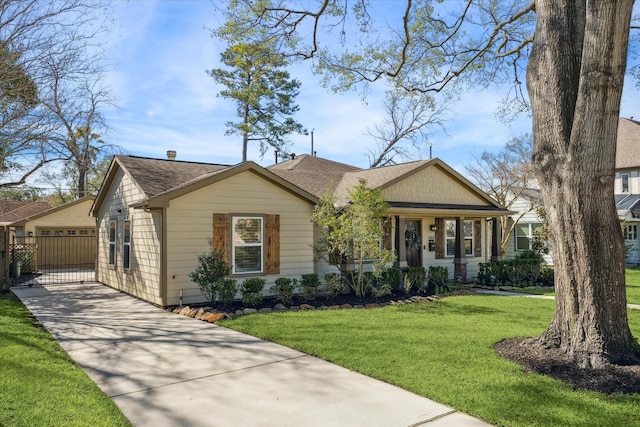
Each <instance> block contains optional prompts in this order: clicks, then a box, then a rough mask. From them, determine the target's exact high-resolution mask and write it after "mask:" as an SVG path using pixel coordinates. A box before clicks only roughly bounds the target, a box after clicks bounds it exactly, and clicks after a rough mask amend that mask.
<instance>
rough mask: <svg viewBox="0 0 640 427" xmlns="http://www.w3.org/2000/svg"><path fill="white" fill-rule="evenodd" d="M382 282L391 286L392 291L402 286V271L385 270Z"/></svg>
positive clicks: (394, 268)
mask: <svg viewBox="0 0 640 427" xmlns="http://www.w3.org/2000/svg"><path fill="white" fill-rule="evenodd" d="M382 280H384V281H385V282H387V283H388V284H389V285H390V286H391V290H392V291H393V290H396V289H400V288H402V287H403V286H404V283H403V281H402V270H400V269H399V268H396V267H391V268H387V269H386V270H385V271H384V273H382Z"/></svg>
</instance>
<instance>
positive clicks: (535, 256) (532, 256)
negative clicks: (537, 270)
mask: <svg viewBox="0 0 640 427" xmlns="http://www.w3.org/2000/svg"><path fill="white" fill-rule="evenodd" d="M515 259H518V260H523V259H526V260H527V261H528V262H529V263H531V264H538V265H540V264H544V257H543V256H542V254H541V253H540V252H538V251H534V250H531V249H528V250H526V251H520V252H518V253H517V254H516V256H515Z"/></svg>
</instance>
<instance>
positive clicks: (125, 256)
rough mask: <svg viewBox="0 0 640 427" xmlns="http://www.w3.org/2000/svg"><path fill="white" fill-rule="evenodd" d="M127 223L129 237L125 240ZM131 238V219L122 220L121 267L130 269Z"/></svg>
mask: <svg viewBox="0 0 640 427" xmlns="http://www.w3.org/2000/svg"><path fill="white" fill-rule="evenodd" d="M127 225H128V226H129V238H128V241H127ZM132 240H133V234H132V226H131V219H128V218H127V219H125V220H124V221H122V269H123V270H127V271H128V270H131V242H132Z"/></svg>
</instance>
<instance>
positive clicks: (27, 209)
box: [0, 200, 51, 232]
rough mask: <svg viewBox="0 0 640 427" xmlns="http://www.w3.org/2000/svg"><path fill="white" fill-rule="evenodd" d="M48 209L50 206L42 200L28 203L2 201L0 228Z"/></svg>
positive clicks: (0, 206) (0, 202)
mask: <svg viewBox="0 0 640 427" xmlns="http://www.w3.org/2000/svg"><path fill="white" fill-rule="evenodd" d="M49 209H51V205H50V204H49V203H47V202H44V201H42V200H38V201H29V202H18V201H12V200H2V201H0V227H8V226H9V225H10V224H13V223H14V222H16V221H21V220H23V219H25V218H28V217H30V216H33V215H36V214H39V213H40V212H44V211H46V210H49ZM20 232H21V228H20Z"/></svg>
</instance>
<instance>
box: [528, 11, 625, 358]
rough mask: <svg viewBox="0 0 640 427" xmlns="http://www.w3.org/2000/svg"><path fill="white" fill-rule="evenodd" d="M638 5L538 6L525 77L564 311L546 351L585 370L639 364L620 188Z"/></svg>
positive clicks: (543, 339) (548, 335)
mask: <svg viewBox="0 0 640 427" xmlns="http://www.w3.org/2000/svg"><path fill="white" fill-rule="evenodd" d="M632 6H633V1H632V0H612V1H598V0H589V1H584V0H583V1H582V2H580V1H575V0H538V1H536V15H537V24H536V32H535V40H534V46H533V50H532V53H531V58H530V61H529V66H528V69H527V87H528V90H529V96H530V99H531V104H532V107H533V135H534V154H533V160H534V167H535V169H536V174H537V177H538V179H539V182H540V186H541V191H542V198H543V201H544V205H545V208H546V210H547V215H548V219H549V227H550V230H551V235H552V247H553V256H554V264H555V285H556V302H555V304H556V307H555V313H554V317H553V320H552V322H551V325H550V326H549V328H548V329H547V330H546V331H545V332H544V334H543V335H541V336H540V337H539V338H538V339H537V343H538V344H542V345H544V346H549V347H556V348H557V347H559V348H560V349H561V350H563V351H565V352H566V353H567V354H569V355H570V356H572V358H573V360H574V361H575V362H576V363H577V364H578V365H579V366H582V367H593V368H599V367H604V366H605V365H606V364H607V363H620V362H626V361H629V360H637V359H635V355H634V354H633V351H632V349H631V332H630V329H629V326H628V321H627V309H626V294H625V271H624V242H623V238H622V233H621V230H620V224H619V222H618V217H617V213H616V209H615V204H614V197H613V184H614V168H615V150H616V133H617V124H618V118H619V117H618V116H619V110H620V96H621V94H622V84H623V79H624V73H625V69H626V57H627V45H628V38H629V25H630V19H631V10H632Z"/></svg>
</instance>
